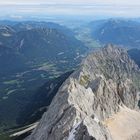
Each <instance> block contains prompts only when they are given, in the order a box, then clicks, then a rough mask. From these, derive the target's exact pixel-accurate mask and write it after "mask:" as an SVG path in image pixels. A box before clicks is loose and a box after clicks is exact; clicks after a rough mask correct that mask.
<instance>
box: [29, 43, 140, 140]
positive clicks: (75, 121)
mask: <svg viewBox="0 0 140 140" xmlns="http://www.w3.org/2000/svg"><path fill="white" fill-rule="evenodd" d="M139 79H140V69H139V67H138V66H137V65H136V64H135V63H134V61H133V60H131V59H130V58H129V56H128V55H127V52H126V51H125V50H123V49H121V48H117V47H114V46H112V45H108V46H107V47H105V48H103V49H102V50H100V51H97V52H94V53H93V54H90V55H89V56H88V57H87V58H86V59H85V60H84V61H83V62H82V65H81V68H80V69H78V70H77V71H75V72H74V73H73V74H72V75H71V76H70V77H69V78H68V79H67V80H66V81H65V82H64V83H63V85H62V86H61V88H60V89H59V91H58V93H57V95H56V96H55V98H54V99H53V101H52V103H51V105H50V106H49V109H48V111H47V112H46V113H45V114H44V115H43V117H42V119H41V121H40V123H39V125H38V126H37V128H36V129H35V130H34V131H33V133H32V134H31V135H30V136H29V137H28V138H27V140H130V139H133V140H134V139H136V140H137V138H139V133H138V131H139V130H140V126H139V124H140V121H139V120H140V119H139V118H140V112H139V106H138V103H139V91H140V89H139V88H140V82H139ZM120 122H121V123H120ZM124 130H125V131H124ZM123 131H124V132H123ZM128 131H129V132H130V133H128Z"/></svg>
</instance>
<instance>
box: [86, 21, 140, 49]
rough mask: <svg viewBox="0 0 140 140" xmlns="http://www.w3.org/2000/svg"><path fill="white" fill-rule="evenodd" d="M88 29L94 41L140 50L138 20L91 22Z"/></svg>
mask: <svg viewBox="0 0 140 140" xmlns="http://www.w3.org/2000/svg"><path fill="white" fill-rule="evenodd" d="M88 27H89V28H90V29H91V35H92V37H93V38H94V39H95V40H98V41H99V42H101V43H103V44H107V43H112V44H116V45H122V46H125V47H132V48H136V47H139V48H140V22H139V21H138V20H125V19H109V20H99V21H93V22H91V23H90V24H89V25H88Z"/></svg>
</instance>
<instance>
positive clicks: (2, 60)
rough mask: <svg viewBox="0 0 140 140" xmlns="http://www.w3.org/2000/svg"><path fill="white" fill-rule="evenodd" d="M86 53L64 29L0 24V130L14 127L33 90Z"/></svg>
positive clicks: (36, 24)
mask: <svg viewBox="0 0 140 140" xmlns="http://www.w3.org/2000/svg"><path fill="white" fill-rule="evenodd" d="M86 50H87V49H86V47H85V46H84V45H83V43H81V42H80V41H79V40H77V39H76V38H75V37H74V33H73V32H72V31H71V30H70V29H68V28H67V27H65V26H62V25H59V24H56V23H51V22H49V23H47V22H35V21H26V22H14V21H0V76H1V79H0V83H1V84H0V120H1V122H0V131H1V130H3V129H5V128H8V127H12V126H16V124H17V122H16V119H17V117H18V115H19V113H20V112H21V110H22V109H23V108H24V107H25V105H26V104H28V103H29V102H30V100H31V98H32V96H33V95H34V94H35V93H36V90H37V89H38V88H39V87H41V86H42V85H43V84H44V83H45V82H46V81H47V80H50V79H53V78H55V77H58V76H60V75H61V74H63V73H65V72H67V71H71V70H73V69H74V68H76V67H77V65H78V64H79V62H80V61H81V58H82V57H83V55H84V54H85V52H86ZM11 110H12V111H11Z"/></svg>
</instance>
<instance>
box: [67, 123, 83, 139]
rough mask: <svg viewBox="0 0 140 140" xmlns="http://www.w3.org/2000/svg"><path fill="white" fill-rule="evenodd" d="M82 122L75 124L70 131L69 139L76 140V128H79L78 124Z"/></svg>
mask: <svg viewBox="0 0 140 140" xmlns="http://www.w3.org/2000/svg"><path fill="white" fill-rule="evenodd" d="M80 124H81V122H79V123H77V124H75V125H74V127H73V128H72V130H71V132H70V133H69V137H68V140H75V133H76V128H78V126H79V125H80Z"/></svg>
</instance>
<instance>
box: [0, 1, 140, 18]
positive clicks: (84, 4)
mask: <svg viewBox="0 0 140 140" xmlns="http://www.w3.org/2000/svg"><path fill="white" fill-rule="evenodd" d="M36 14H43V15H45V14H46V15H63V14H64V15H93V16H94V15H95V16H116V17H140V0H0V16H11V17H13V18H14V17H15V18H22V16H23V15H36Z"/></svg>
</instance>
